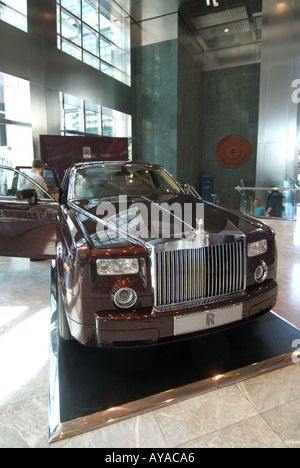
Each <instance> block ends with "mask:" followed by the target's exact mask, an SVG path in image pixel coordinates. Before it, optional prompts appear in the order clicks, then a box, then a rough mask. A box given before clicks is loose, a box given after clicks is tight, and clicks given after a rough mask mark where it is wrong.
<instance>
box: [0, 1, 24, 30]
mask: <svg viewBox="0 0 300 468" xmlns="http://www.w3.org/2000/svg"><path fill="white" fill-rule="evenodd" d="M0 20H2V21H5V22H6V23H9V24H11V25H13V26H15V27H17V28H19V29H21V30H22V31H25V32H27V31H28V27H27V0H5V1H0Z"/></svg>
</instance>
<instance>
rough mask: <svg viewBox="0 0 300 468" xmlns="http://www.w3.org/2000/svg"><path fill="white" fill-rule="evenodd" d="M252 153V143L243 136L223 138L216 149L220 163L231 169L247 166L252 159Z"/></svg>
mask: <svg viewBox="0 0 300 468" xmlns="http://www.w3.org/2000/svg"><path fill="white" fill-rule="evenodd" d="M251 153H252V146H251V143H250V141H248V140H247V138H245V137H243V136H241V135H229V136H227V137H225V138H223V140H221V141H220V142H219V144H218V146H217V149H216V156H217V160H218V161H219V163H220V164H222V166H224V167H229V168H231V169H233V168H236V167H241V166H243V165H244V164H246V162H247V161H249V159H250V156H251Z"/></svg>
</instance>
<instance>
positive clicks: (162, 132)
mask: <svg viewBox="0 0 300 468" xmlns="http://www.w3.org/2000/svg"><path fill="white" fill-rule="evenodd" d="M132 69H133V86H134V88H135V99H136V103H135V104H136V105H135V109H136V110H135V115H134V116H133V159H134V160H143V161H148V162H152V163H157V164H162V165H163V166H164V167H165V168H166V169H168V170H169V171H170V172H171V174H173V175H174V176H175V177H176V176H177V170H176V161H177V80H178V41H177V40H169V41H164V42H159V43H156V44H151V45H146V46H143V47H138V48H135V49H133V50H132Z"/></svg>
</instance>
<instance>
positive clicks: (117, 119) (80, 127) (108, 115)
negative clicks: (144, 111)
mask: <svg viewBox="0 0 300 468" xmlns="http://www.w3.org/2000/svg"><path fill="white" fill-rule="evenodd" d="M60 105H61V131H62V133H63V134H65V135H66V134H68V135H71V134H73V135H78V134H80V135H85V134H86V135H88V134H93V135H103V136H111V137H125V138H129V137H130V136H131V134H132V128H131V115H128V114H124V113H123V112H119V111H116V110H114V109H109V108H108V107H104V106H102V107H101V106H100V105H99V104H96V103H93V102H89V101H83V100H81V99H79V98H77V97H76V96H71V95H69V94H63V93H62V92H61V93H60Z"/></svg>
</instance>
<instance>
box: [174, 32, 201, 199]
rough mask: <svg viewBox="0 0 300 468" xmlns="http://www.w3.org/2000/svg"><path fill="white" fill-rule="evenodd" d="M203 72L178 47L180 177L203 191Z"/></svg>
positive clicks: (182, 49) (191, 58) (178, 149)
mask: <svg viewBox="0 0 300 468" xmlns="http://www.w3.org/2000/svg"><path fill="white" fill-rule="evenodd" d="M202 87H203V73H202V71H201V68H200V65H199V63H197V62H196V61H195V59H194V58H193V57H192V56H191V55H190V54H189V52H188V51H187V50H186V47H185V46H184V44H182V43H181V42H180V37H179V47H178V121H177V122H178V147H177V177H178V180H179V181H180V182H182V183H189V184H190V185H193V186H194V187H195V188H196V190H198V191H199V190H200V187H201V176H202V164H201V160H202V138H203V133H202V125H203V122H202V107H203V93H202Z"/></svg>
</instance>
